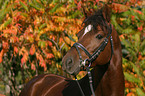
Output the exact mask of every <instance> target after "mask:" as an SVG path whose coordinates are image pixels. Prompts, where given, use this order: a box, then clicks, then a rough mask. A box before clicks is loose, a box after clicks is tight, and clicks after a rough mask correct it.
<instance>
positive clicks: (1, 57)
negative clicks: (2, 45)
mask: <svg viewBox="0 0 145 96" xmlns="http://www.w3.org/2000/svg"><path fill="white" fill-rule="evenodd" d="M3 53H4V51H3V49H2V50H1V52H0V63H1V62H2V61H3Z"/></svg>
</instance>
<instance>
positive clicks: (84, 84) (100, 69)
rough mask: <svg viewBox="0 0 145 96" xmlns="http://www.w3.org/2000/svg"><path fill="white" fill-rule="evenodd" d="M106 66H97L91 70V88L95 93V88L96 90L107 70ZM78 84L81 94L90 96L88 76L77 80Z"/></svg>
mask: <svg viewBox="0 0 145 96" xmlns="http://www.w3.org/2000/svg"><path fill="white" fill-rule="evenodd" d="M108 65H109V63H108V64H105V65H99V66H96V67H94V68H93V69H92V70H91V74H92V79H93V87H94V90H95V91H96V88H97V86H98V84H99V82H100V81H101V79H102V77H103V75H104V73H105V72H106V70H107V69H108ZM79 83H80V85H81V88H82V90H83V92H84V93H85V94H86V95H87V96H90V95H91V89H90V84H89V77H88V75H86V76H84V77H83V78H82V79H81V80H79Z"/></svg>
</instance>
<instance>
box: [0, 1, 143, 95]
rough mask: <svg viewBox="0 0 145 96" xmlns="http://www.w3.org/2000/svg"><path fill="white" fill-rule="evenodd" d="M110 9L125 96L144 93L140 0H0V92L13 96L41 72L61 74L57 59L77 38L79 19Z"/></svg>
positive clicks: (141, 9) (59, 62) (59, 59)
mask: <svg viewBox="0 0 145 96" xmlns="http://www.w3.org/2000/svg"><path fill="white" fill-rule="evenodd" d="M104 3H108V4H109V5H110V6H111V7H112V17H111V21H112V22H111V23H112V24H113V25H114V27H115V29H116V30H117V32H118V34H119V36H120V39H121V44H122V53H123V68H124V75H125V95H126V96H144V95H145V24H144V22H145V1H143V0H3V1H0V13H1V14H0V39H1V41H0V93H1V94H5V95H8V96H9V95H10V96H11V95H12V96H15V95H16V96H17V95H18V94H19V92H20V91H21V89H22V88H23V85H24V84H25V83H27V82H28V81H29V80H30V79H31V78H33V77H34V76H37V75H39V74H43V73H53V74H58V75H64V74H63V72H62V70H61V65H62V62H61V59H62V57H63V55H64V54H65V53H66V52H67V51H68V50H69V49H70V47H71V46H72V44H73V43H74V42H76V41H77V36H76V34H77V32H79V30H80V29H81V28H82V26H81V23H82V21H83V19H84V14H83V12H82V8H81V5H84V7H85V9H86V10H87V11H89V12H90V13H92V12H93V11H94V10H97V9H98V8H100V7H101V6H103V4H104Z"/></svg>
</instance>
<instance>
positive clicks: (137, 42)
mask: <svg viewBox="0 0 145 96" xmlns="http://www.w3.org/2000/svg"><path fill="white" fill-rule="evenodd" d="M134 39H135V47H136V48H137V49H139V48H140V33H136V34H135V38H134Z"/></svg>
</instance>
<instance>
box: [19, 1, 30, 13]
mask: <svg viewBox="0 0 145 96" xmlns="http://www.w3.org/2000/svg"><path fill="white" fill-rule="evenodd" d="M19 2H20V4H21V5H22V7H23V8H24V9H25V10H26V11H27V12H28V11H29V9H28V7H27V6H26V5H25V4H24V3H22V2H21V1H19Z"/></svg>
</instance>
